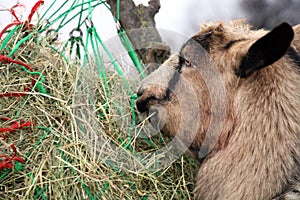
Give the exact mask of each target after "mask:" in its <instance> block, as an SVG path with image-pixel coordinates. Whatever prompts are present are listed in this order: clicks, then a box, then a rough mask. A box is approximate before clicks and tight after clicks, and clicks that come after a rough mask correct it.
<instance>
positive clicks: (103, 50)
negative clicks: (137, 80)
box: [0, 0, 197, 199]
mask: <svg viewBox="0 0 300 200" xmlns="http://www.w3.org/2000/svg"><path fill="white" fill-rule="evenodd" d="M98 7H103V8H105V9H107V10H109V11H110V7H109V6H108V5H107V3H106V1H100V0H89V1H88V0H74V1H72V2H70V1H67V0H66V1H56V0H54V1H53V2H52V3H51V5H50V6H49V7H48V8H46V9H44V10H45V11H44V12H42V13H40V14H39V17H38V20H37V22H36V23H34V27H33V28H31V29H28V27H27V26H28V24H24V23H23V24H22V23H20V24H19V25H17V26H13V27H11V28H9V29H8V30H7V31H6V33H5V35H4V37H2V38H1V41H0V42H1V43H0V54H1V55H5V56H7V57H8V58H11V59H16V60H17V59H18V60H22V62H24V63H26V62H31V60H30V59H31V58H32V57H35V58H36V59H37V63H42V62H41V61H40V60H41V59H51V55H47V56H48V57H47V58H44V57H45V55H46V54H49V53H47V52H46V53H44V54H43V50H41V49H43V48H46V49H47V51H49V52H51V53H50V54H53V59H54V57H61V58H63V59H62V60H59V61H57V64H59V63H63V62H65V63H66V64H63V66H65V68H64V69H62V71H59V73H58V75H56V77H52V76H51V77H50V75H49V71H50V72H52V71H51V70H52V69H51V66H50V67H48V66H46V67H45V69H43V68H39V67H38V66H35V68H34V71H31V70H29V69H28V68H26V66H22V65H20V64H19V65H18V68H17V69H15V70H16V71H15V72H14V73H16V74H23V75H24V78H22V79H21V80H19V79H18V80H16V81H19V82H18V84H19V85H22V81H25V82H26V81H27V83H26V84H28V82H30V80H31V79H34V82H33V87H32V90H30V91H27V90H25V89H24V92H25V93H26V94H27V95H26V96H25V97H24V98H20V99H18V102H14V103H11V104H10V105H13V107H14V109H11V110H12V111H10V112H8V111H7V112H4V113H0V117H7V118H11V119H13V120H17V119H19V118H20V117H24V116H25V115H24V112H25V111H26V112H28V113H26V114H28V116H29V117H28V116H27V117H28V120H30V119H31V118H30V115H31V116H34V117H32V118H35V120H36V122H35V125H34V126H33V127H31V129H30V130H24V134H27V135H28V134H35V135H36V137H35V138H34V139H33V138H31V140H29V139H27V140H26V142H28V143H30V142H31V143H32V147H31V148H29V149H28V151H27V152H23V153H24V155H23V156H24V157H25V163H24V164H22V163H20V162H17V161H16V162H15V163H14V169H6V170H1V171H0V186H1V184H3V183H4V184H5V183H6V182H9V181H8V179H9V177H10V176H12V174H14V172H24V174H22V176H23V177H22V180H29V182H30V183H29V184H28V187H24V188H22V189H19V191H24V190H25V192H23V193H22V194H23V195H24V196H23V197H20V199H21V198H24V199H68V198H72V197H71V196H68V197H64V195H66V194H68V195H70V194H69V193H67V192H66V193H64V191H63V190H64V189H63V188H64V187H66V186H64V187H62V191H59V190H57V191H59V194H53V191H51V188H52V187H51V184H54V183H56V182H57V181H58V180H64V181H65V182H68V181H67V180H65V179H67V177H64V176H63V175H61V174H59V173H55V170H50V171H49V172H48V171H47V172H46V171H43V170H41V171H40V174H39V173H37V172H36V171H32V172H28V171H26V170H24V169H26V168H29V169H30V168H31V167H32V166H31V165H37V164H32V163H34V158H40V157H43V156H51V155H39V154H37V152H38V151H42V150H44V152H45V153H46V152H47V148H49V149H48V151H49V152H51V154H54V157H57V159H58V160H59V161H60V163H61V164H60V165H59V166H55V165H54V166H51V165H50V162H51V161H48V160H46V161H45V163H42V164H48V165H49V166H50V167H52V168H53V169H56V167H57V168H58V171H59V170H63V171H64V172H65V173H69V174H68V178H70V177H71V178H72V176H73V179H74V181H73V182H74V185H71V186H68V187H71V188H74V193H80V192H81V193H84V194H82V195H79V196H80V197H81V198H83V197H85V199H110V198H109V195H107V194H110V193H111V194H115V193H116V191H122V192H124V193H126V194H118V195H120V198H121V196H122V195H123V198H124V199H136V198H137V197H139V199H184V198H187V199H189V198H191V196H190V193H189V192H190V191H191V188H192V185H193V184H192V183H190V182H188V183H186V180H185V177H184V174H185V173H190V174H191V176H192V177H193V171H192V170H194V169H195V167H194V166H195V165H197V164H196V163H195V162H194V161H192V160H186V162H188V163H189V164H190V168H188V169H187V170H183V166H184V165H183V163H184V162H183V158H182V160H180V161H178V163H179V164H178V166H179V168H177V167H176V166H173V167H170V168H172V170H173V171H172V170H170V172H166V171H167V170H166V171H163V172H161V173H158V172H155V173H153V174H152V173H150V174H135V173H133V174H131V175H129V176H132V177H131V178H128V175H126V174H124V172H122V170H121V169H120V168H119V166H118V164H117V163H116V162H115V161H114V160H112V159H106V160H105V161H103V162H104V164H105V165H104V166H102V165H100V163H98V164H95V163H97V162H96V161H98V162H101V159H99V158H96V156H97V154H93V155H92V156H91V157H88V156H86V154H87V155H89V154H88V153H87V152H89V151H90V149H89V148H88V147H86V146H84V144H83V143H82V142H81V140H83V139H84V138H78V135H75V134H72V133H70V135H67V136H64V135H61V134H60V133H59V131H61V130H64V127H63V125H64V124H67V123H68V122H65V121H64V119H63V117H64V115H65V114H66V113H67V114H69V113H71V112H72V109H73V108H72V106H73V105H72V104H70V102H71V101H72V100H73V101H74V99H72V97H70V98H68V97H66V96H63V95H64V94H62V93H60V92H58V91H57V92H56V91H55V92H56V93H55V95H53V88H51V85H50V84H49V82H51V81H55V80H56V81H57V80H58V79H59V78H62V79H64V78H65V77H66V78H68V77H77V78H76V84H77V85H78V86H76V87H78V88H81V87H82V90H80V91H79V92H82V94H81V93H80V94H76V95H79V96H80V95H85V96H84V97H85V98H86V99H85V100H86V102H87V105H89V106H90V107H91V108H92V114H95V116H97V117H96V119H95V120H96V122H100V128H99V131H100V129H101V131H107V132H110V133H111V134H112V135H111V137H112V138H115V145H116V146H118V147H120V148H122V149H123V150H124V152H126V151H129V152H131V153H132V155H134V156H135V157H136V158H137V159H140V161H141V162H143V160H142V157H141V156H140V154H139V153H140V151H141V150H140V149H143V148H144V147H146V148H147V149H148V150H149V151H150V150H153V149H154V150H156V149H158V148H159V147H158V146H157V145H158V144H155V142H153V140H152V139H149V138H148V137H146V133H145V132H144V131H143V129H142V127H141V126H137V124H136V121H137V119H136V114H135V111H134V102H135V99H136V94H135V93H134V91H135V88H133V85H134V84H133V83H132V82H130V79H128V77H125V75H124V72H123V69H122V63H120V61H118V60H117V59H116V58H115V57H114V55H113V54H112V52H111V51H110V49H109V47H107V46H106V44H105V42H104V41H103V40H102V38H101V36H100V35H99V32H98V31H97V29H96V26H94V24H93V21H94V17H95V15H97V17H99V15H101V14H99V13H95V9H96V8H98ZM120 9H121V8H120V1H119V0H118V1H117V11H118V12H117V18H114V17H113V16H112V17H111V20H112V21H114V23H115V24H116V30H115V31H116V33H118V36H119V39H120V41H121V43H122V44H123V46H124V47H125V49H126V50H127V53H128V55H129V57H130V59H131V60H132V63H133V64H134V66H135V67H136V70H137V72H138V74H139V76H140V77H141V78H144V77H145V75H144V73H143V71H144V66H143V64H142V63H141V61H140V60H139V58H138V56H137V55H136V54H135V51H134V47H133V46H132V44H131V42H130V41H129V39H128V37H127V35H126V32H125V30H124V29H123V28H122V27H121V26H120V23H119V20H120V18H121V17H122V16H120ZM70 24H71V25H72V26H74V27H72V29H71V30H69V38H68V39H67V41H66V42H64V43H61V44H60V45H57V44H56V43H55V42H56V39H57V38H56V34H59V33H60V32H61V31H65V29H64V28H65V27H66V26H69V25H70ZM51 34H53V35H52V36H51ZM42 35H44V36H42ZM44 40H47V42H45V44H44ZM32 44H34V45H33V46H34V47H31V46H30V45H32ZM39 54H41V55H42V56H44V57H42V58H39ZM105 59H108V61H107V60H106V61H105ZM38 61H39V62H38ZM3 64H7V63H2V66H4V65H3ZM15 64H18V63H15ZM46 65H47V64H46ZM49 65H50V64H49ZM90 65H93V66H95V67H96V70H95V71H96V75H97V77H96V80H100V81H101V82H99V83H98V85H99V88H96V89H95V88H93V85H91V87H92V88H93V89H94V90H91V89H90V88H89V86H90V84H89V83H88V84H86V81H87V78H85V77H86V76H87V74H88V78H90V77H89V70H91V67H90ZM74 66H80V69H74V68H76V67H74ZM107 66H109V67H107ZM9 67H12V65H10V66H9ZM1 70H2V69H1ZM85 73H87V74H85ZM78 74H79V75H78ZM114 74H117V78H112V77H116V76H115V75H114ZM60 75H61V76H62V77H59V76H60ZM78 77H79V78H78ZM26 78H27V79H26ZM1 79H2V77H0V80H1ZM3 80H4V78H3ZM70 82H71V81H70ZM116 82H117V83H116ZM18 84H16V85H18ZM63 84H66V85H59V87H61V88H63V89H62V90H63V91H66V92H67V91H69V90H68V89H69V88H72V87H73V85H72V83H69V82H66V83H63ZM85 84H86V85H85ZM22 86H23V85H22ZM118 87H120V89H118ZM13 89H14V88H13ZM9 90H10V89H8V90H5V92H8V93H9V92H10V91H9ZM112 90H114V92H113V91H112ZM91 91H92V92H91ZM95 91H96V94H97V91H98V92H99V91H101V92H99V93H101V94H100V95H99V96H97V97H96V98H94V96H95ZM115 91H117V92H120V93H121V95H124V97H122V99H123V101H124V102H125V101H127V102H125V103H124V102H122V101H120V100H118V99H116V97H115V96H114V95H113V93H116V92H115ZM93 92H94V93H93ZM0 93H1V92H0ZM60 96H62V97H61V99H60V98H59V97H60ZM125 98H128V99H127V100H124V99H125ZM5 101H6V100H5ZM32 101H34V104H33V105H32V106H31V107H30V108H36V109H37V110H39V111H40V112H41V113H39V112H38V113H36V112H33V111H32V113H30V110H29V111H28V110H26V108H27V107H28V102H32ZM41 101H45V102H47V105H48V104H50V105H51V106H49V110H48V108H47V109H43V108H42V106H43V105H44V104H42V102H41ZM99 102H100V103H99ZM79 103H82V102H79ZM52 104H53V106H52ZM62 104H63V105H64V106H62ZM123 104H127V107H126V106H124V105H123ZM55 106H56V107H55ZM112 108H113V109H114V111H115V113H113V114H111V109H112ZM1 109H2V110H5V109H3V108H2V107H1ZM56 109H57V111H56ZM50 112H54V113H55V112H57V113H59V114H57V115H56V114H51V115H50V114H49V113H50ZM108 113H109V114H108ZM47 114H49V115H47ZM5 115H9V116H5ZM39 115H41V119H39V117H37V116H39ZM110 115H113V117H111V116H110ZM56 116H59V119H56ZM76 117H78V116H73V115H71V118H68V119H69V120H71V119H72V120H74V121H76V120H77V123H76V124H75V125H74V124H71V125H70V129H71V130H72V131H73V130H75V129H77V128H78V130H80V132H81V133H82V134H83V137H85V135H86V136H87V138H88V139H90V140H92V138H89V137H88V132H89V131H88V130H89V128H88V127H86V124H85V122H81V121H80V120H82V119H80V120H78V119H76ZM84 117H86V116H84ZM42 118H45V119H44V120H45V121H47V123H41V122H42ZM73 118H74V119H73ZM118 120H120V121H125V122H124V124H126V125H128V126H126V127H125V128H124V127H118V126H116V128H115V129H113V130H110V129H111V127H110V126H106V125H105V124H118ZM92 122H93V121H92ZM45 124H47V125H45ZM8 125H9V123H6V122H4V123H3V124H1V126H0V127H2V126H3V127H6V126H8ZM76 126H78V127H76ZM102 129H103V130H102ZM121 129H122V130H121ZM101 131H100V132H101ZM124 132H125V133H126V134H125V135H123V133H124ZM22 133H23V132H22ZM136 135H139V137H140V138H142V142H140V143H136V138H137V136H136ZM0 136H1V135H0ZM20 137H21V136H20ZM22 137H23V136H22ZM24 137H25V136H24ZM158 138H159V139H158V141H159V142H160V143H161V145H164V144H165V143H166V141H164V140H163V139H162V138H161V136H160V135H159V136H158ZM14 140H16V141H18V140H20V141H22V142H20V145H21V144H22V143H24V141H23V140H22V139H20V138H13V139H11V141H14ZM64 141H67V142H68V143H67V144H64V145H62V143H63V142H64ZM45 144H49V147H48V146H47V147H46V145H45ZM138 145H140V146H143V145H144V146H143V148H141V147H140V146H138ZM75 147H76V148H75ZM19 148H21V146H19ZM98 148H99V149H101V146H100V147H99V146H98ZM68 150H70V151H68ZM71 150H72V151H71ZM79 150H82V152H79ZM71 152H72V153H71ZM74 152H75V153H76V156H77V157H80V156H82V157H80V158H81V159H82V160H80V159H79V158H77V157H76V156H74V155H73V153H74ZM145 152H147V150H145ZM75 153H74V154H75ZM85 153H86V154H85ZM89 156H90V155H89ZM93 156H94V157H93ZM122 156H123V155H122ZM87 157H88V158H87ZM88 159H90V160H92V161H95V163H93V164H94V165H95V166H98V168H97V170H96V172H94V171H93V169H90V166H88V167H87V168H88V169H90V170H91V171H92V172H93V173H94V174H97V175H99V173H100V172H99V171H101V172H103V171H105V172H107V173H110V175H109V176H108V175H107V176H106V175H105V173H101V179H100V178H99V177H96V176H95V177H93V176H91V175H89V174H88V172H85V171H82V170H80V169H81V168H80V167H78V166H82V165H90V163H89V162H84V160H88ZM123 159H124V160H126V159H128V158H126V157H124V158H123ZM29 163H30V164H29ZM38 164H40V163H38ZM29 165H30V166H29ZM108 167H109V168H111V169H113V170H112V171H109V170H108V169H107V168H108ZM40 168H43V167H40ZM66 171H67V172H66ZM43 173H45V174H47V175H49V174H50V175H49V176H50V177H52V178H51V179H49V180H47V181H44V182H39V179H42V178H41V177H42V176H43ZM172 173H174V174H180V175H175V177H173V178H174V179H172V178H170V175H171V174H172ZM45 176H46V175H45ZM49 176H47V177H49ZM99 176H100V175H99ZM87 177H88V178H87ZM122 177H123V179H122ZM153 177H155V178H153ZM114 178H115V179H114ZM135 179H141V180H138V181H137V182H134V180H135ZM191 179H193V178H191ZM158 181H160V182H161V183H158ZM191 181H193V180H191ZM91 182H93V184H91ZM68 183H69V182H68ZM96 183H97V184H96ZM118 184H120V185H121V186H120V185H118ZM116 185H118V187H116ZM149 185H151V186H149ZM179 188H181V190H179ZM130 190H132V191H134V192H128V191H130ZM154 191H155V192H154ZM0 192H1V191H0ZM17 193H18V189H16V190H15V191H14V190H12V191H11V192H10V193H9V194H7V196H4V197H5V198H7V199H9V198H11V199H14V198H16V197H18V195H17ZM75 196H76V195H75V194H74V196H73V198H74V197H75ZM1 197H2V196H1V194H0V198H1ZM76 198H78V196H76ZM81 198H79V199H81ZM116 199H117V198H116Z"/></svg>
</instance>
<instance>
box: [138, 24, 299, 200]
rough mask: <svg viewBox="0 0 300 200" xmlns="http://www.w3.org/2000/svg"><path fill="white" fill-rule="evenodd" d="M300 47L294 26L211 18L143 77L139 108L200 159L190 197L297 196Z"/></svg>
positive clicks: (263, 198) (258, 199)
mask: <svg viewBox="0 0 300 200" xmlns="http://www.w3.org/2000/svg"><path fill="white" fill-rule="evenodd" d="M299 51H300V25H296V26H294V27H292V26H290V25H289V24H287V23H282V24H280V25H279V26H277V27H275V28H274V29H273V30H271V31H267V30H263V29H260V30H253V29H252V28H251V26H250V25H249V24H247V23H245V21H244V20H233V21H229V22H210V23H206V24H204V25H202V27H201V30H200V32H199V33H197V34H196V35H194V36H193V37H192V38H191V39H189V40H188V41H187V42H186V43H185V44H184V45H183V46H182V48H181V50H180V52H179V53H178V54H175V55H172V56H171V57H170V58H169V59H168V60H167V61H166V62H165V63H164V64H163V65H161V66H160V67H159V68H158V69H157V70H156V71H154V72H153V73H152V74H150V75H149V76H148V77H147V78H146V79H144V80H143V81H142V83H141V86H140V88H139V90H138V93H137V94H138V99H137V100H136V106H137V109H138V110H139V112H141V113H147V114H148V115H151V117H150V121H151V123H152V124H153V125H157V126H158V127H159V128H160V129H161V130H162V132H163V133H164V134H166V135H169V136H173V137H178V138H179V140H180V141H181V142H182V143H183V144H185V145H187V146H189V148H190V151H191V152H192V153H193V155H196V156H199V155H200V156H201V161H202V163H201V166H200V169H199V171H198V175H197V178H196V185H195V189H194V196H195V199H197V200H202V199H204V200H220V199H226V200H237V199H253V200H266V199H289V200H292V199H300V55H299ZM222 91H224V92H222ZM219 127H221V128H219ZM209 130H212V131H210V132H212V133H209V134H208V131H209ZM214 130H215V131H214ZM207 138H208V139H207Z"/></svg>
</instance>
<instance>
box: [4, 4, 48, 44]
mask: <svg viewBox="0 0 300 200" xmlns="http://www.w3.org/2000/svg"><path fill="white" fill-rule="evenodd" d="M43 4H44V1H43V0H39V1H38V2H36V3H35V4H34V6H33V7H32V9H31V12H30V14H29V15H28V18H27V20H26V21H24V22H21V21H20V20H19V18H18V17H17V15H16V12H15V11H14V9H15V8H17V7H24V5H23V4H19V3H18V4H16V5H14V6H12V7H11V8H10V9H9V12H10V14H11V15H12V16H14V18H15V21H13V22H12V23H11V24H8V25H7V26H6V27H5V28H4V29H3V30H2V31H1V32H0V39H1V37H2V36H3V34H4V33H5V32H6V31H7V29H9V28H10V27H12V26H17V25H20V24H22V25H23V28H24V30H28V29H32V28H33V27H34V25H33V24H30V23H31V20H32V17H33V15H34V14H35V13H36V11H37V10H38V9H39V7H40V6H41V5H43Z"/></svg>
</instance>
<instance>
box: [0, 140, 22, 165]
mask: <svg viewBox="0 0 300 200" xmlns="http://www.w3.org/2000/svg"><path fill="white" fill-rule="evenodd" d="M10 147H11V148H12V150H13V151H14V154H13V155H12V156H11V157H9V156H7V155H0V159H1V158H4V159H2V161H0V170H2V169H9V168H10V169H13V167H14V165H13V161H18V162H20V163H24V160H23V158H21V157H18V156H17V148H16V147H15V145H14V144H11V145H10Z"/></svg>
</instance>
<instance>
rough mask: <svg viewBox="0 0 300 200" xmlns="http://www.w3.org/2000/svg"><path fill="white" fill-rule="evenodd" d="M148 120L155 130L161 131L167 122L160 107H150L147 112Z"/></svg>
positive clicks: (165, 115) (164, 112)
mask: <svg viewBox="0 0 300 200" xmlns="http://www.w3.org/2000/svg"><path fill="white" fill-rule="evenodd" d="M148 119H149V122H150V124H151V125H152V127H153V128H154V129H155V130H157V131H162V130H163V129H164V128H165V126H166V121H167V114H166V111H165V109H164V108H163V107H162V106H151V107H150V110H149V111H148Z"/></svg>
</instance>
